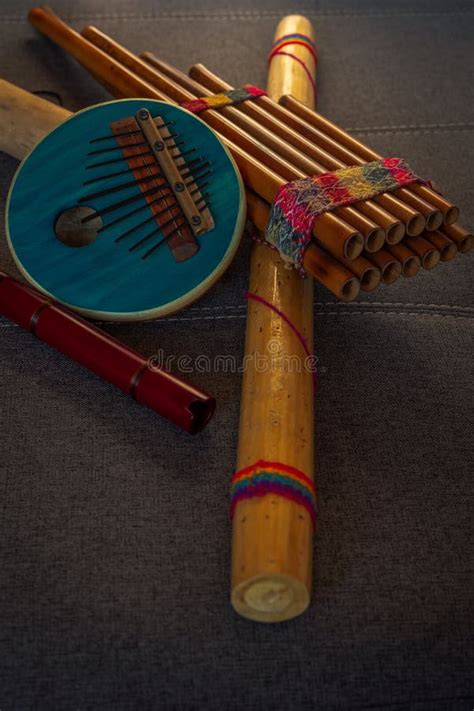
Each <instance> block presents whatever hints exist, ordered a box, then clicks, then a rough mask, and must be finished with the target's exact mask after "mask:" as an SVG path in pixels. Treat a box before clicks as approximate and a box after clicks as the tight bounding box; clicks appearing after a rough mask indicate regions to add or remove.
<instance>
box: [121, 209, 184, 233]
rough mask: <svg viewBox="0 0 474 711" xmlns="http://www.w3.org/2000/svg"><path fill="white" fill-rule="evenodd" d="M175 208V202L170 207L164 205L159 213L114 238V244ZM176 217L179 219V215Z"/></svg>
mask: <svg viewBox="0 0 474 711" xmlns="http://www.w3.org/2000/svg"><path fill="white" fill-rule="evenodd" d="M151 204H152V203H148V204H147V207H150V206H151ZM177 206H178V203H176V202H175V203H173V204H172V205H166V206H165V207H164V208H163V209H162V210H160V211H159V212H155V213H153V214H152V215H151V217H147V218H146V220H142V222H139V223H138V224H137V225H134V226H133V227H130V229H129V230H127V231H126V232H122V234H121V235H119V236H118V237H116V238H115V239H114V242H121V241H122V240H123V239H125V237H128V236H129V235H131V234H132V232H135V230H138V229H140V227H144V225H147V224H148V223H149V222H152V221H153V220H154V219H155V218H156V217H159V216H160V215H162V214H163V213H164V212H166V211H167V210H172V209H173V208H175V207H177ZM176 217H179V215H176Z"/></svg>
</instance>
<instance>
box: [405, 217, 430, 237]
mask: <svg viewBox="0 0 474 711" xmlns="http://www.w3.org/2000/svg"><path fill="white" fill-rule="evenodd" d="M425 228H426V220H425V218H424V217H423V216H422V215H419V214H418V215H414V216H413V217H410V218H409V219H408V220H407V223H406V230H407V235H409V237H418V235H421V233H422V232H423V231H424V230H425Z"/></svg>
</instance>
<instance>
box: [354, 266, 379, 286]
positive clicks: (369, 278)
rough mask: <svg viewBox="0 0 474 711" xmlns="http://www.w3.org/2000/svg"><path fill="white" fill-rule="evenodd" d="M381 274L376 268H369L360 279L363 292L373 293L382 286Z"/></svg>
mask: <svg viewBox="0 0 474 711" xmlns="http://www.w3.org/2000/svg"><path fill="white" fill-rule="evenodd" d="M380 279H381V273H380V270H379V269H377V268H376V267H367V269H365V270H364V271H363V272H362V274H361V275H360V277H359V280H360V288H361V289H362V291H373V290H374V289H376V288H377V287H378V285H379V284H380Z"/></svg>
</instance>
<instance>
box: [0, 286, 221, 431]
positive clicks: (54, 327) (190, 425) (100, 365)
mask: <svg viewBox="0 0 474 711" xmlns="http://www.w3.org/2000/svg"><path fill="white" fill-rule="evenodd" d="M0 314H2V315H3V316H5V317H6V318H8V319H10V320H11V321H14V322H15V323H17V324H18V325H19V326H21V327H22V328H25V329H26V330H27V331H30V332H31V333H33V334H34V335H35V336H36V337H37V338H39V339H40V340H41V341H45V342H46V343H48V344H49V345H50V346H52V347H53V348H55V349H56V350H58V351H60V352H61V353H64V355H67V356H68V357H69V358H72V360H75V361H76V362H77V363H80V364H81V365H83V366H85V367H86V368H88V369H89V370H91V371H92V372H93V373H95V374H96V375H99V376H100V377H101V378H104V380H107V381H108V382H109V383H113V385H116V386H117V387H118V388H120V390H122V391H123V392H125V393H127V394H128V395H131V397H133V398H134V399H135V400H137V401H138V402H140V403H141V404H142V405H146V406H147V407H150V408H151V409H152V410H155V412H158V413H159V414H160V415H162V416H163V417H166V418H167V419H168V420H171V422H174V423H175V424H176V425H178V427H181V428H182V429H183V430H185V431H186V432H190V433H191V434H196V433H197V432H200V431H201V430H202V429H203V428H204V427H205V426H206V425H207V423H208V422H209V420H210V419H211V417H212V415H213V414H214V410H215V407H216V401H215V399H214V398H213V397H212V396H211V395H209V394H208V393H206V392H203V391H202V390H198V389H197V388H196V387H194V385H190V384H189V383H186V382H185V381H183V380H181V379H180V378H177V377H176V376H175V375H172V374H171V373H169V372H167V371H166V370H164V369H163V368H161V367H159V366H158V365H156V364H155V363H153V365H152V366H151V365H150V361H149V359H147V358H145V357H143V356H142V355H140V353H137V352H136V351H134V350H133V349H132V348H129V347H128V346H126V345H125V344H123V343H121V342H120V341H118V340H117V339H116V338H112V336H109V334H108V333H105V332H104V331H101V330H100V329H99V328H97V327H96V326H93V325H92V324H90V323H88V322H87V321H85V320H84V319H83V318H81V317H80V316H77V315H76V314H75V313H73V312H72V311H70V310H69V309H67V308H65V307H64V306H61V305H60V304H57V303H55V302H54V301H52V300H51V299H48V297H46V296H44V295H43V294H41V293H40V292H38V291H36V290H35V289H32V288H31V287H29V286H26V285H24V284H21V283H20V282H19V281H17V280H16V279H13V277H11V276H9V275H8V274H5V273H4V272H0Z"/></svg>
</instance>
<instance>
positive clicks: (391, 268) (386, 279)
mask: <svg viewBox="0 0 474 711" xmlns="http://www.w3.org/2000/svg"><path fill="white" fill-rule="evenodd" d="M401 273H402V265H401V264H400V262H398V261H397V260H396V259H394V260H393V262H388V263H387V264H386V265H385V266H384V267H382V271H381V277H382V281H383V283H384V284H393V282H395V281H397V279H398V278H399V277H400V275H401Z"/></svg>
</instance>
